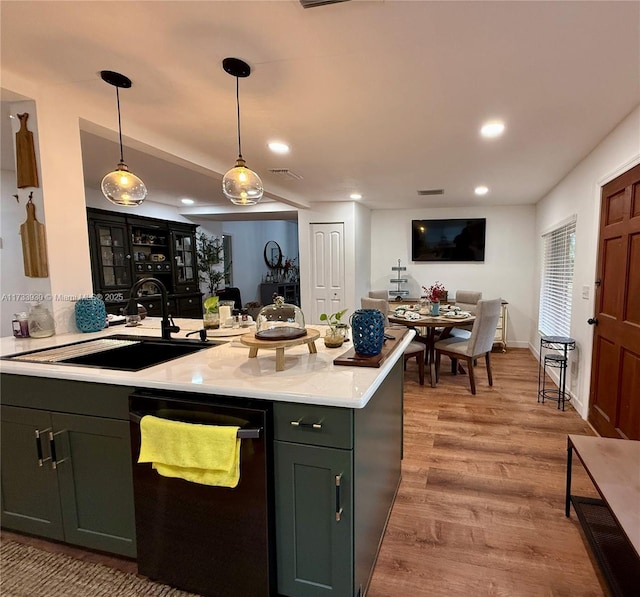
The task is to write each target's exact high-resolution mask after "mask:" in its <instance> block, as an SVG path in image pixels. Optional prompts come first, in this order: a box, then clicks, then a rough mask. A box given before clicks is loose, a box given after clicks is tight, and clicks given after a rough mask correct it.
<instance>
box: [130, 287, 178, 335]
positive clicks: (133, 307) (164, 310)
mask: <svg viewBox="0 0 640 597" xmlns="http://www.w3.org/2000/svg"><path fill="white" fill-rule="evenodd" d="M147 283H152V284H154V285H155V287H156V288H157V289H158V290H159V291H160V294H149V295H147V296H146V298H151V297H160V312H161V314H162V323H161V324H160V325H161V329H162V338H163V339H164V340H171V334H172V333H176V332H179V331H180V328H179V327H178V326H177V325H175V324H174V322H173V317H171V315H169V305H168V303H169V293H168V292H167V287H166V286H165V285H164V284H163V283H162V282H161V281H160V280H158V279H157V278H141V279H140V280H138V281H137V282H136V283H135V284H134V285H133V286H132V287H131V292H130V294H129V305H128V306H127V313H137V312H138V298H139V297H138V296H137V294H138V291H139V290H140V287H141V286H142V285H143V284H147Z"/></svg>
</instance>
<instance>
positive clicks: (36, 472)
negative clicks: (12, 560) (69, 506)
mask: <svg viewBox="0 0 640 597" xmlns="http://www.w3.org/2000/svg"><path fill="white" fill-rule="evenodd" d="M0 419H1V426H0V427H1V429H0V434H1V437H2V445H1V450H2V452H1V455H2V456H1V458H2V463H1V464H2V480H1V484H2V514H1V522H2V526H3V527H5V528H7V529H12V530H15V531H22V532H25V533H30V534H33V535H39V536H41V537H47V538H49V539H60V540H62V539H64V534H63V530H62V515H61V511H60V497H59V491H58V477H57V475H56V471H55V470H54V469H53V468H52V466H51V452H50V448H49V446H50V444H49V431H51V417H50V415H49V413H48V412H45V411H41V410H33V409H28V408H16V407H13V406H1V407H0ZM36 432H40V434H41V435H42V437H41V438H40V439H37V438H36ZM38 447H40V450H41V453H40V462H39V459H38V456H39V454H38ZM45 459H46V460H45ZM43 460H45V461H44V462H43Z"/></svg>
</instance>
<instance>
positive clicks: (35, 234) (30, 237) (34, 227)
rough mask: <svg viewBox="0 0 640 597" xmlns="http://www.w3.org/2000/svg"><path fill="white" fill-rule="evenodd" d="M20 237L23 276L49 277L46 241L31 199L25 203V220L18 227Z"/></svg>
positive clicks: (42, 226) (42, 225)
mask: <svg viewBox="0 0 640 597" xmlns="http://www.w3.org/2000/svg"><path fill="white" fill-rule="evenodd" d="M20 236H21V237H22V259H23V261H24V275H25V276H29V277H30V278H46V277H48V276H49V266H48V264H47V241H46V237H45V230H44V224H41V223H40V222H38V220H37V219H36V206H35V204H34V203H33V201H32V200H31V199H29V201H27V219H26V221H25V222H24V224H21V225H20Z"/></svg>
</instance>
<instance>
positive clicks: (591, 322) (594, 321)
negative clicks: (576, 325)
mask: <svg viewBox="0 0 640 597" xmlns="http://www.w3.org/2000/svg"><path fill="white" fill-rule="evenodd" d="M587 323H588V324H589V325H598V319H597V318H596V317H590V318H589V319H587Z"/></svg>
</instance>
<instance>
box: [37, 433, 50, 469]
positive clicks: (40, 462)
mask: <svg viewBox="0 0 640 597" xmlns="http://www.w3.org/2000/svg"><path fill="white" fill-rule="evenodd" d="M47 432H48V433H51V427H48V428H47V429H43V430H42V431H40V429H36V430H35V436H36V452H37V454H38V466H43V465H44V463H45V462H47V461H48V460H51V457H49V458H43V457H42V436H43V435H44V434H45V433H47Z"/></svg>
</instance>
